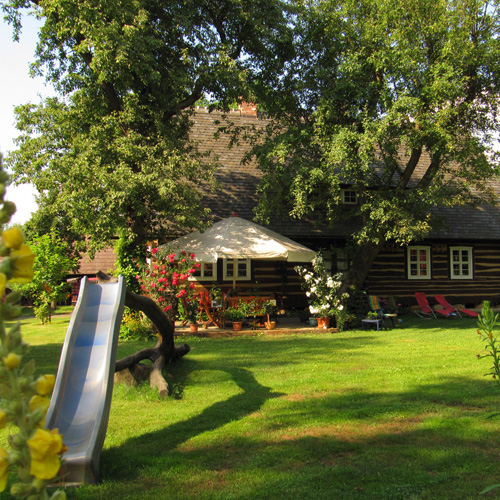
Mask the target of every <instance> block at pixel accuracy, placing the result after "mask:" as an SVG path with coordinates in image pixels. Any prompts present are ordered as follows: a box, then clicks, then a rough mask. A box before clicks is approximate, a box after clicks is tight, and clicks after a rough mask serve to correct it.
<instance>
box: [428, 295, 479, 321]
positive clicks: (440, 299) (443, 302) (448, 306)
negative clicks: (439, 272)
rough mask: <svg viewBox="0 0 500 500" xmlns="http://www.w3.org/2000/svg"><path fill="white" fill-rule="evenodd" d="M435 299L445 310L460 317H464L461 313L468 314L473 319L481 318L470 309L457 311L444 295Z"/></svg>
mask: <svg viewBox="0 0 500 500" xmlns="http://www.w3.org/2000/svg"><path fill="white" fill-rule="evenodd" d="M434 298H435V299H436V300H437V301H438V302H439V303H440V304H441V305H442V306H443V310H445V311H450V312H456V313H457V314H458V315H459V316H460V317H462V314H461V313H465V314H468V315H469V316H472V317H473V318H475V317H477V316H479V315H478V313H477V312H475V311H471V310H470V309H457V308H456V307H455V306H452V305H451V304H450V303H449V302H448V301H447V300H446V299H445V298H444V296H443V295H435V296H434Z"/></svg>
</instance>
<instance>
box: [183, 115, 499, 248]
mask: <svg viewBox="0 0 500 500" xmlns="http://www.w3.org/2000/svg"><path fill="white" fill-rule="evenodd" d="M228 124H232V125H234V126H236V127H264V126H265V125H266V120H265V117H262V116H260V115H259V114H258V113H257V112H256V111H255V110H253V112H251V113H246V112H245V110H242V109H238V110H232V111H230V112H229V113H226V114H223V113H221V112H218V111H213V112H209V111H208V109H207V108H197V109H196V111H195V113H194V116H193V129H192V135H191V137H192V138H193V139H194V140H195V141H196V142H198V143H199V147H200V150H202V151H212V155H213V157H215V158H216V159H217V161H218V163H219V164H220V168H219V169H218V171H217V173H216V178H217V180H218V182H219V185H220V187H219V189H217V191H216V192H215V193H211V194H208V195H207V196H206V197H205V200H204V204H205V205H206V206H208V207H210V209H211V211H212V214H213V219H214V222H215V221H217V220H220V219H223V218H226V217H230V216H231V215H233V214H236V215H238V216H239V217H242V218H244V219H248V220H253V219H254V216H255V212H254V209H255V207H256V205H257V201H258V195H257V186H258V183H259V180H260V179H261V177H262V173H261V171H260V170H259V169H258V167H257V165H256V163H255V161H253V160H251V161H249V162H246V163H243V159H244V157H245V154H246V153H247V152H248V151H249V149H250V147H251V145H250V143H249V142H248V141H246V140H245V139H244V138H242V137H241V138H240V140H239V141H238V142H237V143H235V144H233V145H231V138H230V136H229V135H228V134H226V133H224V132H222V133H217V132H218V131H219V129H220V127H223V126H227V125H228ZM427 162H428V161H427V160H426V158H425V157H423V158H422V159H421V162H420V163H419V166H418V167H417V169H416V171H415V174H414V175H415V176H417V177H418V176H419V175H421V174H422V172H423V171H424V170H425V168H426V166H427V165H426V163H427ZM490 186H491V188H492V190H493V191H494V192H495V193H496V194H497V195H498V196H499V197H500V182H499V180H498V179H497V178H496V177H494V178H492V179H491V181H490ZM431 213H432V214H433V215H434V216H437V217H439V218H440V221H441V223H440V224H439V228H438V229H436V230H435V231H433V232H431V234H430V235H429V237H430V238H432V239H456V240H464V239H474V240H500V208H499V207H498V205H496V206H493V205H489V204H487V203H485V204H483V205H482V206H480V207H478V208H474V207H471V206H463V207H456V208H444V207H435V208H434V209H433V210H432V211H431ZM269 227H270V228H271V229H272V230H274V231H276V232H278V233H280V234H283V235H285V236H288V237H289V238H292V239H300V240H301V241H305V240H308V241H311V242H313V241H315V240H323V239H344V238H346V237H348V236H349V235H350V234H352V232H353V231H354V230H355V229H356V228H355V225H354V223H353V222H339V223H338V224H335V226H334V227H332V228H329V227H325V226H323V227H316V226H315V225H314V224H313V223H312V222H307V221H296V220H292V219H274V220H272V221H271V224H270V225H269Z"/></svg>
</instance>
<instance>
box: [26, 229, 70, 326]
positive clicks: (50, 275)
mask: <svg viewBox="0 0 500 500" xmlns="http://www.w3.org/2000/svg"><path fill="white" fill-rule="evenodd" d="M30 247H31V249H32V250H33V253H34V254H35V265H34V276H33V279H32V280H31V282H30V283H27V284H25V285H24V286H22V288H21V289H22V292H23V294H24V295H26V296H27V297H29V298H30V299H31V300H32V301H33V303H34V304H35V314H36V317H37V318H38V319H40V320H41V321H42V323H46V322H50V319H51V303H52V302H55V301H58V300H63V299H64V298H65V296H66V294H67V291H68V287H69V285H68V283H65V282H64V281H63V278H64V277H65V276H66V275H67V274H68V273H69V272H70V271H72V270H74V269H75V268H76V267H77V265H78V258H77V257H72V252H71V247H70V245H68V243H67V242H65V241H63V240H62V239H61V238H60V237H59V235H58V234H57V232H52V233H50V234H44V235H43V236H37V237H35V238H33V239H32V240H31V241H30Z"/></svg>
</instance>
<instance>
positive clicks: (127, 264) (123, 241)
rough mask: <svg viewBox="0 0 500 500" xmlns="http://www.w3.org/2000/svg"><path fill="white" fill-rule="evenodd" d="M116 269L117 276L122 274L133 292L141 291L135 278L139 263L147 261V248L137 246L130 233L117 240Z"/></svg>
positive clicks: (128, 287)
mask: <svg viewBox="0 0 500 500" xmlns="http://www.w3.org/2000/svg"><path fill="white" fill-rule="evenodd" d="M115 252H116V261H115V271H114V273H113V274H115V275H116V276H119V275H122V276H123V278H124V279H125V281H126V283H127V289H128V290H130V291H131V292H133V293H140V290H141V289H140V286H139V283H138V281H137V280H136V279H135V277H136V275H137V263H138V262H145V260H146V254H147V250H146V247H145V246H142V247H141V246H139V247H138V246H136V245H135V243H134V239H133V238H132V237H131V236H130V235H126V234H124V235H122V236H120V238H118V240H116V242H115Z"/></svg>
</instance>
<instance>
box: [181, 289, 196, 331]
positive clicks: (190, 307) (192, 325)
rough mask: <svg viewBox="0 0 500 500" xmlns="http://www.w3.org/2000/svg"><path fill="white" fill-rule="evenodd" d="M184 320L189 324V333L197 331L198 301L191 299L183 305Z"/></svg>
mask: <svg viewBox="0 0 500 500" xmlns="http://www.w3.org/2000/svg"><path fill="white" fill-rule="evenodd" d="M184 312H185V314H186V319H187V320H188V322H189V330H190V331H191V332H197V331H198V299H197V298H196V297H193V298H192V299H191V300H189V301H187V302H186V305H185V311H184Z"/></svg>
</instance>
